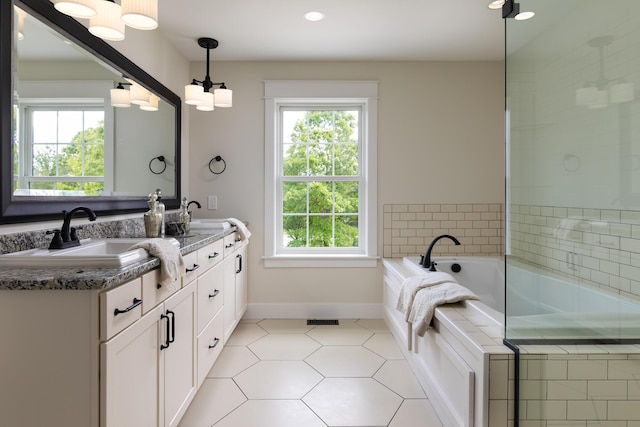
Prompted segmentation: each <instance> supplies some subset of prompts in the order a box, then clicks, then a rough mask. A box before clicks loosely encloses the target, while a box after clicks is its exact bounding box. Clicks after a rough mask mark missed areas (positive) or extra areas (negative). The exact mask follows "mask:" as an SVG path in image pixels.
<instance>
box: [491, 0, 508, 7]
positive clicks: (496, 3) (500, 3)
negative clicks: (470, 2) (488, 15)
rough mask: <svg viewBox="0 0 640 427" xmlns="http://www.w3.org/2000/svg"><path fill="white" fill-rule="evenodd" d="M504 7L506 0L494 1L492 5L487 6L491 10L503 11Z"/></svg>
mask: <svg viewBox="0 0 640 427" xmlns="http://www.w3.org/2000/svg"><path fill="white" fill-rule="evenodd" d="M503 5H504V0H493V1H492V2H491V3H489V4H488V5H487V7H488V8H489V9H502V6H503Z"/></svg>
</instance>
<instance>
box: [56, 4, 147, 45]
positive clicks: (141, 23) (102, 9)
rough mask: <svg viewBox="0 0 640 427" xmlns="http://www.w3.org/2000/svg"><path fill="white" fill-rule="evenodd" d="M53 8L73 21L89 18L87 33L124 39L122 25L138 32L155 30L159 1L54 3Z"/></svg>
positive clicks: (102, 37)
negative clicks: (74, 19)
mask: <svg viewBox="0 0 640 427" xmlns="http://www.w3.org/2000/svg"><path fill="white" fill-rule="evenodd" d="M53 3H54V7H55V8H56V9H57V10H58V11H59V12H62V13H64V14H66V15H69V16H72V17H74V18H88V19H89V31H90V32H91V34H93V35H94V36H96V37H100V38H101V39H105V40H112V41H118V40H124V29H125V24H126V25H128V26H130V27H131V28H135V29H137V30H153V29H155V28H158V0H121V4H117V3H116V2H115V0H53Z"/></svg>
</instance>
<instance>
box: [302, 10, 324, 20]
mask: <svg viewBox="0 0 640 427" xmlns="http://www.w3.org/2000/svg"><path fill="white" fill-rule="evenodd" d="M304 19H306V20H307V21H311V22H316V21H321V20H322V19H324V13H322V12H307V13H305V14H304Z"/></svg>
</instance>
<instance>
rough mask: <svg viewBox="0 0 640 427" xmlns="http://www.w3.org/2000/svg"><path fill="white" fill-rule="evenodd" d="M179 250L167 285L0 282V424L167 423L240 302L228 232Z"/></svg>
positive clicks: (241, 246)
mask: <svg viewBox="0 0 640 427" xmlns="http://www.w3.org/2000/svg"><path fill="white" fill-rule="evenodd" d="M229 236H232V237H229ZM225 242H226V244H227V245H230V246H229V247H225ZM184 258H185V267H186V269H187V270H189V271H186V273H185V275H184V276H183V280H182V282H181V283H179V284H178V285H177V286H169V287H165V286H159V285H158V283H159V269H155V270H152V271H148V272H146V273H144V274H143V275H141V276H139V277H136V278H133V279H132V280H130V281H128V282H126V283H123V284H121V285H117V286H114V287H112V288H109V289H108V290H101V289H85V290H81V289H67V290H7V289H0V323H2V324H3V327H2V328H0V342H1V343H2V345H0V361H2V366H0V385H1V386H0V426H29V427H127V426H136V427H140V426H144V427H169V426H171V427H173V426H177V425H178V424H179V422H180V419H181V418H182V416H183V414H184V413H185V412H186V410H187V408H188V406H189V404H190V403H191V401H192V400H193V397H194V396H195V394H196V392H197V390H198V388H199V386H200V385H201V384H202V382H203V381H204V379H205V378H206V375H207V373H208V372H209V370H210V369H211V367H212V366H213V364H214V362H215V360H216V359H217V357H218V355H219V354H220V352H221V350H222V347H223V344H224V343H225V340H226V339H227V338H228V336H230V334H231V333H232V332H233V329H234V328H235V326H236V325H237V324H238V322H239V320H240V317H241V316H242V314H244V310H246V305H247V302H246V297H247V291H246V285H247V284H246V272H245V265H246V242H238V241H237V240H236V234H235V233H232V234H231V235H228V236H225V238H224V239H223V238H221V239H218V240H216V241H214V242H212V243H209V244H207V245H206V246H203V247H202V248H199V249H197V250H195V251H192V252H190V253H189V254H186V255H185V256H184ZM228 296H231V298H228ZM227 304H228V307H227Z"/></svg>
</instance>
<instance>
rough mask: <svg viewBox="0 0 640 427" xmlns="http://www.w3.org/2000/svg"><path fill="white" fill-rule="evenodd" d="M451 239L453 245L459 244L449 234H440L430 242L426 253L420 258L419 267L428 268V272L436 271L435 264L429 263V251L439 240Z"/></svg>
mask: <svg viewBox="0 0 640 427" xmlns="http://www.w3.org/2000/svg"><path fill="white" fill-rule="evenodd" d="M444 238H447V239H451V240H453V243H455V244H456V246H457V245H460V242H459V241H458V239H456V238H455V237H453V236H451V235H449V234H442V235H440V236H438V237H436V238H435V239H433V240H432V241H431V244H429V247H428V248H427V252H426V253H425V254H424V255H423V256H421V257H420V265H421V266H423V267H424V268H428V269H429V271H436V263H435V262H433V261H431V251H432V250H433V246H434V245H435V244H436V242H437V241H438V240H440V239H444Z"/></svg>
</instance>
